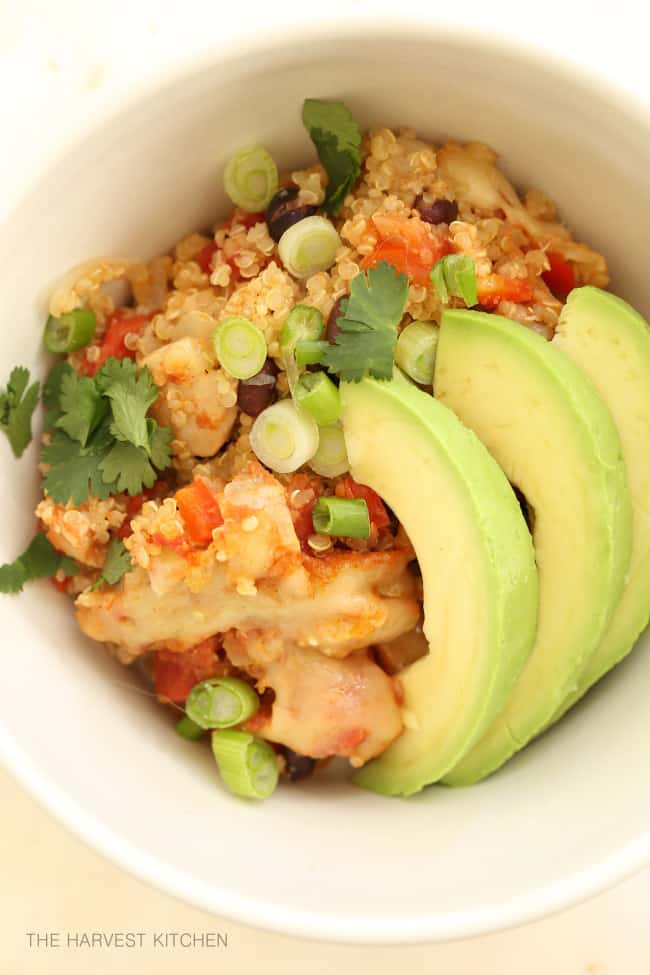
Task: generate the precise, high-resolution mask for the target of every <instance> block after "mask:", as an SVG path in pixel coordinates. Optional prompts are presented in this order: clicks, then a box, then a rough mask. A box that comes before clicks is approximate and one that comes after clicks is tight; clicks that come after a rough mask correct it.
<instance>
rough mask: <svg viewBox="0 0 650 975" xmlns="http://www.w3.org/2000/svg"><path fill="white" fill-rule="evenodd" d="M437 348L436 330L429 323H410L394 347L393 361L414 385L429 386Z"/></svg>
mask: <svg viewBox="0 0 650 975" xmlns="http://www.w3.org/2000/svg"><path fill="white" fill-rule="evenodd" d="M437 347H438V329H437V327H436V326H435V325H433V324H432V323H431V322H411V324H410V325H407V326H406V328H404V329H402V331H401V332H400V335H399V338H398V339H397V345H396V346H395V361H396V363H397V365H398V366H399V367H400V369H402V370H403V372H405V373H406V374H407V376H410V377H411V379H413V380H414V381H415V382H416V383H420V385H422V386H431V384H432V383H433V369H434V365H435V361H436V349H437Z"/></svg>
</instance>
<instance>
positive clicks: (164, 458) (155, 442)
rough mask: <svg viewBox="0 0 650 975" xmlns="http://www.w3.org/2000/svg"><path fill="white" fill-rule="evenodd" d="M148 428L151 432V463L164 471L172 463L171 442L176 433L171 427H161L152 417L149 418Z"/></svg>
mask: <svg viewBox="0 0 650 975" xmlns="http://www.w3.org/2000/svg"><path fill="white" fill-rule="evenodd" d="M147 430H148V432H149V456H150V458H151V463H152V464H153V465H154V467H157V468H158V470H159V471H164V470H165V468H166V467H169V465H170V463H171V459H172V454H171V442H172V440H173V439H174V434H173V433H172V431H171V430H170V429H169V427H159V426H158V424H157V423H156V421H155V420H152V419H151V418H149V419H148V420H147Z"/></svg>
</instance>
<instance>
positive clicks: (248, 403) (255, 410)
mask: <svg viewBox="0 0 650 975" xmlns="http://www.w3.org/2000/svg"><path fill="white" fill-rule="evenodd" d="M277 374H278V367H277V366H276V364H275V362H274V361H273V359H267V360H266V362H265V363H264V365H263V366H262V368H261V369H260V371H259V372H258V373H256V374H255V375H254V376H251V378H250V379H240V381H239V387H238V389H237V406H238V407H239V409H240V410H241V411H242V413H248V415H249V416H259V415H260V413H261V412H262V410H265V409H266V407H267V406H270V405H271V403H272V402H273V400H274V399H275V377H276V376H277Z"/></svg>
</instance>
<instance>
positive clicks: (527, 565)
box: [341, 369, 537, 795]
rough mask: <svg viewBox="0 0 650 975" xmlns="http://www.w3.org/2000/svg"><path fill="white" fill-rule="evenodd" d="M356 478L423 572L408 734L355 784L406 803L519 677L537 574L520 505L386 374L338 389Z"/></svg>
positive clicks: (491, 469) (473, 451) (409, 675)
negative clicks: (421, 646) (421, 640)
mask: <svg viewBox="0 0 650 975" xmlns="http://www.w3.org/2000/svg"><path fill="white" fill-rule="evenodd" d="M341 403H342V423H343V431H344V435H345V442H346V447H347V451H348V457H349V460H350V470H351V472H352V475H353V477H355V478H356V479H357V480H358V481H361V482H362V483H364V484H368V485H370V487H372V488H374V490H375V491H377V492H378V493H379V494H380V495H381V497H382V498H384V499H385V500H386V502H387V503H388V504H389V505H390V506H391V507H392V508H393V510H394V511H395V513H396V515H397V517H398V518H399V520H400V521H401V523H402V524H403V526H404V528H405V530H406V532H407V533H408V535H409V538H410V539H411V541H412V543H413V546H414V548H415V551H416V554H417V556H418V559H419V563H420V570H421V572H422V583H423V597H424V615H425V619H424V632H425V635H426V637H427V640H428V641H429V647H430V651H429V653H428V654H427V656H425V657H422V658H421V659H419V660H417V661H416V662H415V663H413V664H411V666H410V667H408V668H405V669H404V670H403V671H402V672H401V673H400V680H401V684H402V686H403V689H404V711H405V716H406V717H407V719H408V720H407V722H406V723H407V725H408V726H407V727H406V728H405V730H404V731H403V733H402V734H401V735H400V737H399V738H398V739H397V740H396V741H395V742H394V744H392V745H391V746H390V747H389V748H388V749H387V750H386V751H385V752H384V753H383V755H381V756H380V757H379V758H377V759H375V761H373V762H370V763H369V764H368V765H365V766H364V767H363V768H362V769H360V770H359V772H357V773H356V775H355V781H356V782H357V783H358V784H359V785H362V786H365V787H366V788H368V789H372V790H374V791H376V792H381V793H383V794H385V795H411V794H413V793H414V792H417V791H418V790H420V789H421V788H422V787H423V786H425V785H428V784H429V783H430V782H434V781H436V780H437V779H439V778H440V777H441V776H442V775H444V773H445V772H446V771H447V770H448V769H450V768H451V767H452V766H453V765H455V763H456V762H457V761H458V760H459V759H460V758H461V757H462V755H464V754H465V752H466V751H467V750H468V749H469V748H470V747H471V746H472V745H473V744H474V742H475V741H477V740H478V738H479V737H480V735H481V734H482V733H483V731H484V730H485V729H486V728H487V727H488V725H489V724H490V723H491V722H492V720H493V719H494V717H495V715H496V714H497V713H498V712H499V710H500V709H501V707H502V706H503V703H504V702H505V700H506V698H507V697H508V694H509V693H510V691H511V689H512V687H513V686H514V683H515V681H516V679H517V677H518V675H519V673H520V671H521V668H522V666H523V664H524V661H525V659H526V657H527V655H528V653H529V651H530V648H531V646H532V642H533V639H534V633H535V627H536V622H537V572H536V569H535V564H534V556H533V549H532V544H531V539H530V535H529V532H528V530H527V528H526V524H525V521H524V518H523V515H522V514H521V510H520V507H519V504H518V502H517V500H516V498H515V496H514V493H513V491H512V490H511V488H510V485H509V484H508V482H507V480H506V479H505V477H504V476H503V473H502V472H501V471H500V470H499V467H498V465H497V464H496V463H495V462H494V460H493V459H492V458H491V457H490V455H489V454H488V452H487V451H486V450H485V448H484V447H483V445H482V444H481V443H480V441H479V440H478V439H477V438H476V437H475V436H474V434H473V433H471V432H470V431H469V430H466V429H465V428H464V427H463V426H462V424H461V423H460V422H459V420H458V419H457V418H456V417H455V416H454V415H453V413H452V412H451V411H450V410H448V409H447V408H446V407H444V406H443V405H442V404H441V403H438V402H436V400H435V399H434V398H433V397H432V396H431V395H429V394H427V393H423V392H421V391H420V390H419V389H417V388H416V387H415V386H414V385H413V384H412V383H410V382H409V381H408V380H407V379H406V378H405V377H404V376H403V375H402V374H401V373H400V372H399V370H397V369H396V370H395V376H394V378H393V379H392V381H381V382H379V381H377V380H374V379H363V380H362V381H361V382H359V383H342V384H341Z"/></svg>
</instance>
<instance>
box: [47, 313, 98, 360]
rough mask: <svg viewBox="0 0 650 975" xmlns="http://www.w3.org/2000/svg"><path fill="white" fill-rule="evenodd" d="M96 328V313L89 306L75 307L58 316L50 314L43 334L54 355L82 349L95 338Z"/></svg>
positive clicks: (49, 350) (48, 349)
mask: <svg viewBox="0 0 650 975" xmlns="http://www.w3.org/2000/svg"><path fill="white" fill-rule="evenodd" d="M96 328H97V319H96V318H95V313H94V312H93V311H90V310H89V309H87V308H75V309H74V311H68V312H66V313H65V314H64V315H60V316H59V317H58V318H55V316H54V315H50V317H49V318H48V320H47V322H46V323H45V333H44V336H43V341H44V343H45V348H46V349H47V351H48V352H52V353H54V355H66V354H67V353H68V352H74V350H75V349H82V348H83V347H84V346H85V345H88V343H89V342H90V341H91V339H93V338H94V336H95V330H96Z"/></svg>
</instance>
